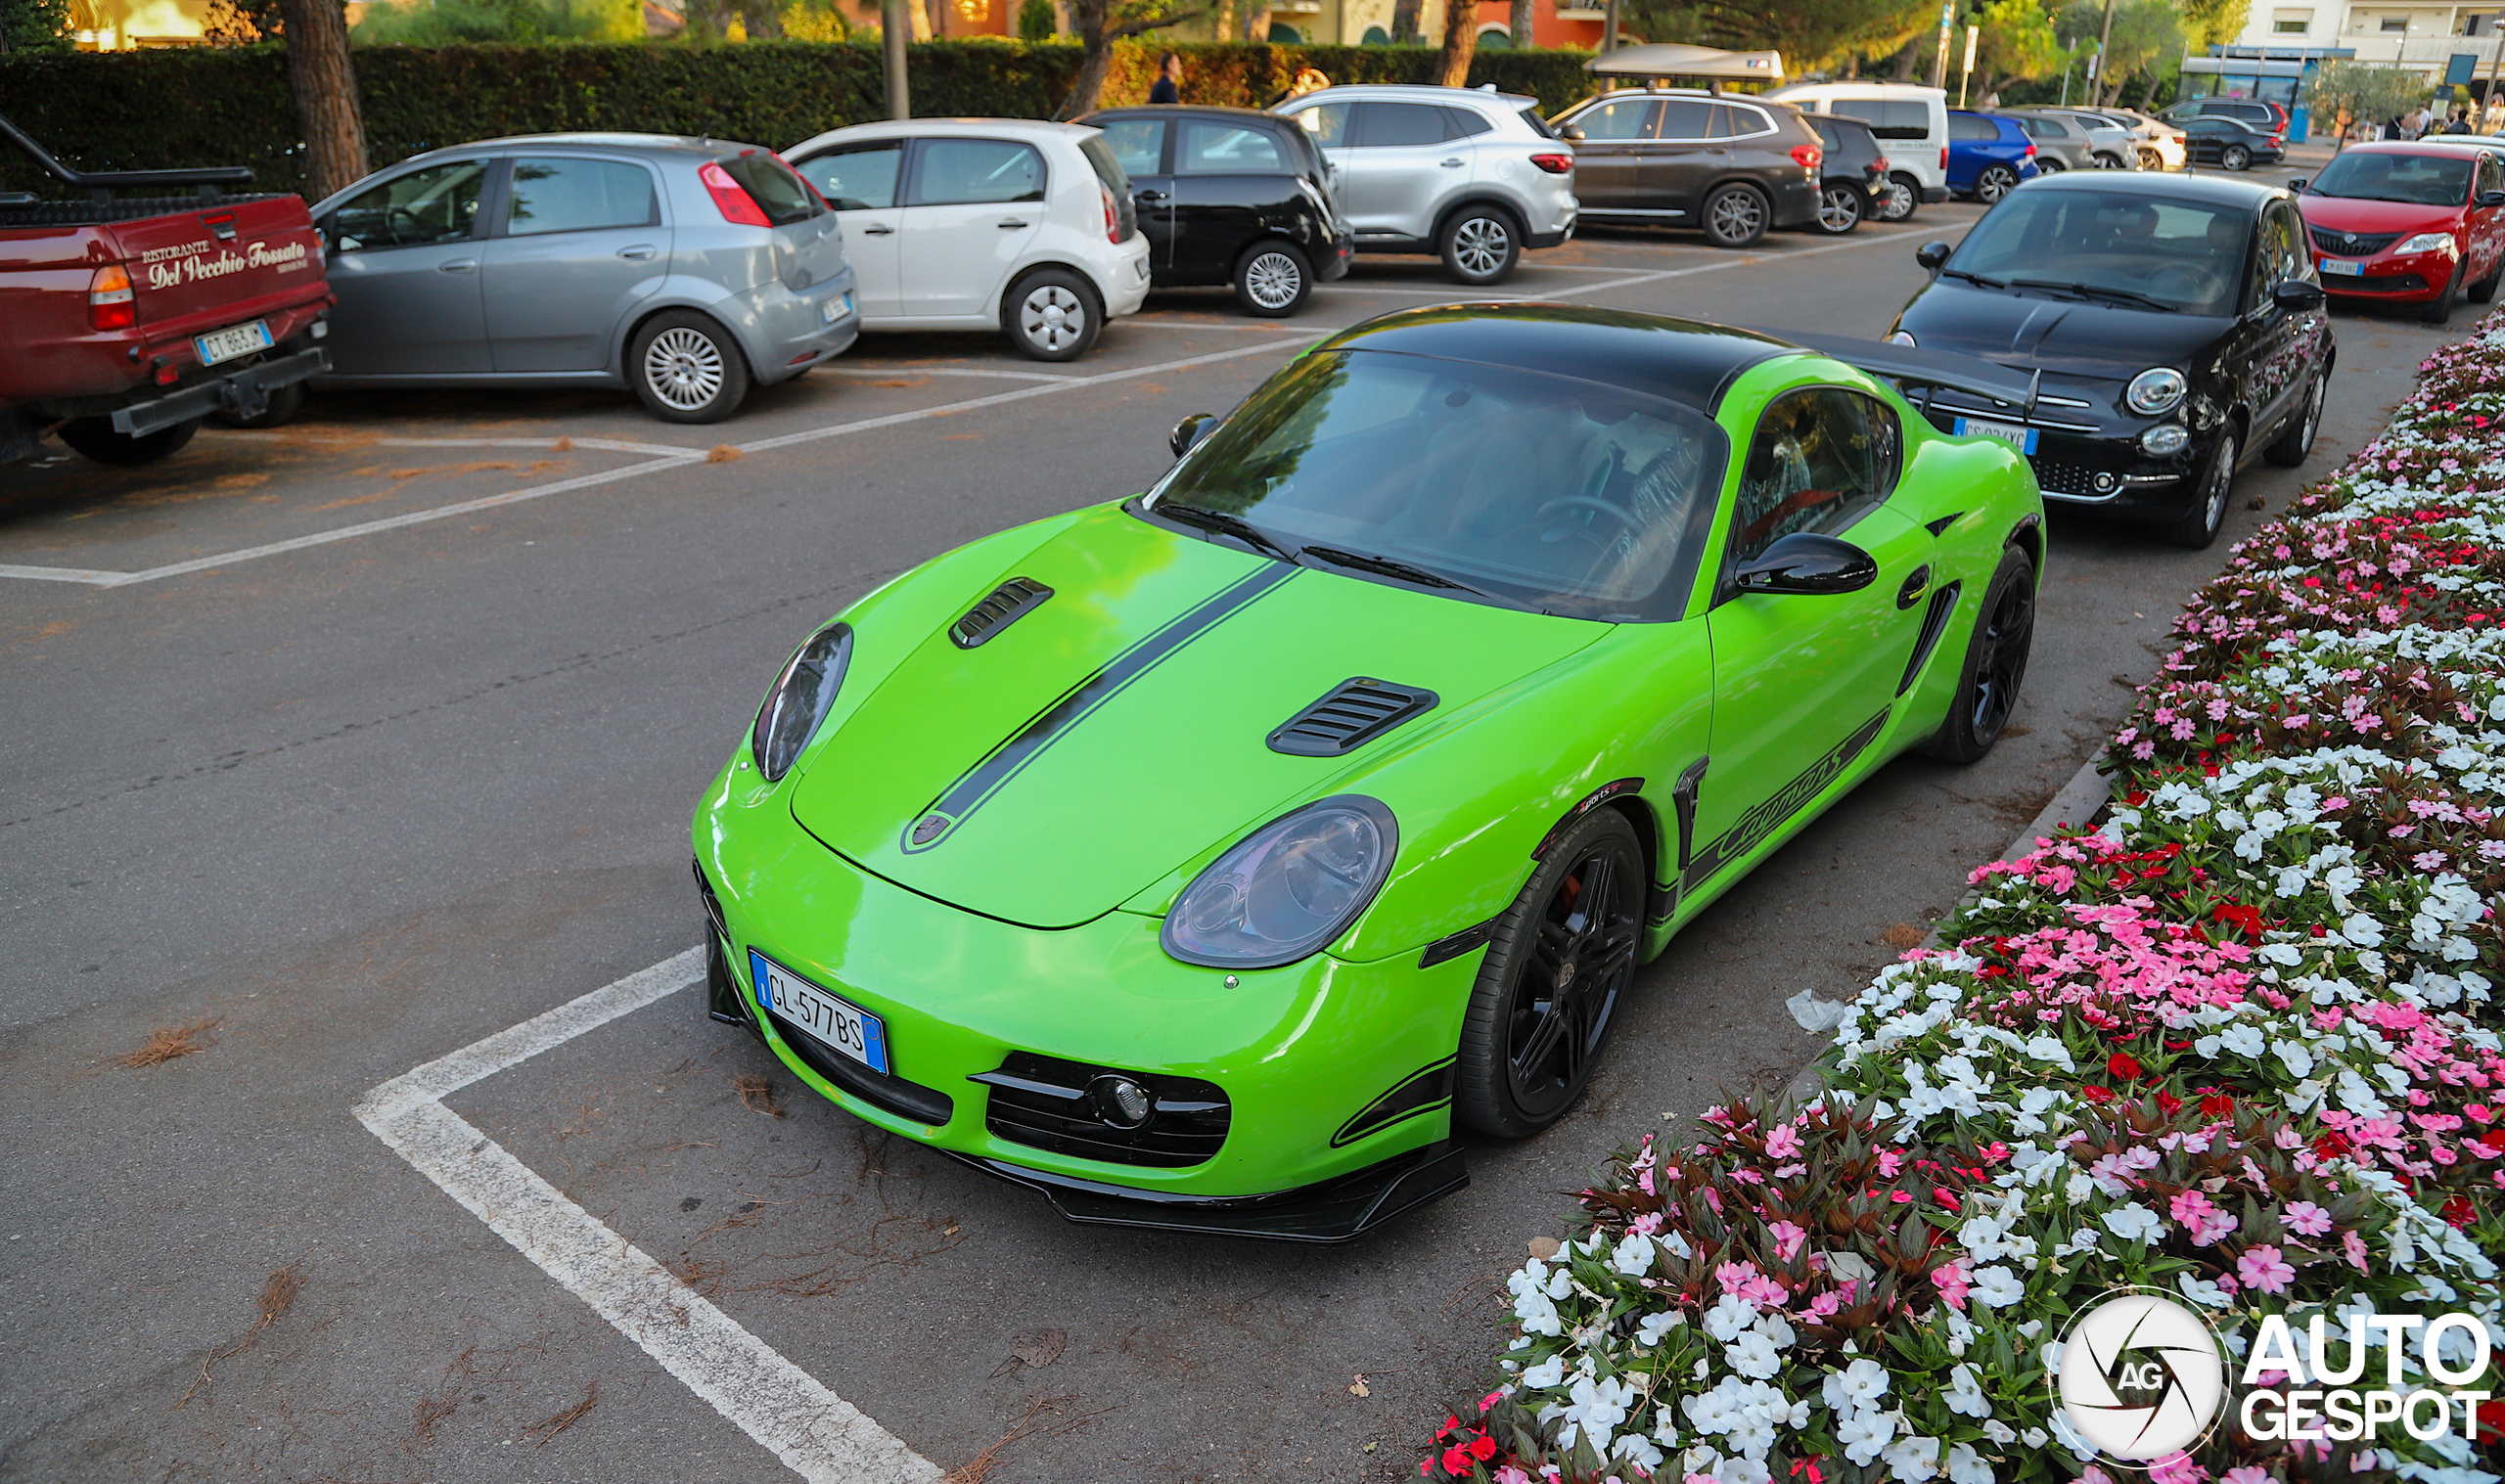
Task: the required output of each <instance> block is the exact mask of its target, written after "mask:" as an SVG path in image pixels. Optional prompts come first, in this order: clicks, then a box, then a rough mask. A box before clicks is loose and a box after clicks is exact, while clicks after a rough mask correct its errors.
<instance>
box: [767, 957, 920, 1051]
mask: <svg viewBox="0 0 2505 1484" xmlns="http://www.w3.org/2000/svg"><path fill="white" fill-rule="evenodd" d="M748 965H749V972H750V974H751V977H752V978H753V979H754V981H755V993H756V1003H757V1004H758V1005H760V1006H762V1007H764V1008H765V1009H767V1010H770V1011H772V1012H774V1013H776V1014H778V1015H781V1016H782V1017H783V1018H784V1019H786V1020H789V1021H791V1022H792V1023H793V1024H794V1025H797V1026H798V1027H799V1028H800V1029H802V1030H804V1031H807V1032H808V1033H809V1034H810V1035H812V1036H815V1037H816V1038H817V1039H819V1040H820V1041H823V1042H825V1043H826V1044H827V1045H829V1046H832V1047H834V1048H835V1049H836V1050H837V1051H839V1052H842V1053H843V1055H845V1056H847V1057H851V1058H852V1059H853V1060H855V1061H858V1062H860V1063H861V1064H862V1065H863V1066H866V1067H868V1068H870V1070H872V1071H874V1072H885V1071H887V1070H888V1027H887V1024H886V1022H884V1021H882V1020H881V1019H880V1018H879V1017H878V1016H876V1015H874V1014H872V1013H870V1012H868V1011H866V1010H863V1009H861V1008H860V1007H859V1006H857V1005H847V1004H845V1003H844V1002H843V1001H842V1000H839V999H837V998H836V997H835V996H833V995H831V994H828V993H827V992H826V991H825V990H823V989H820V988H818V987H817V986H816V985H814V984H812V983H810V982H809V981H808V980H806V979H803V978H801V977H800V976H799V975H798V974H796V973H794V972H792V970H790V969H788V968H785V967H783V966H782V965H780V964H777V963H775V962H774V961H773V960H772V959H769V958H767V957H766V956H765V955H763V954H761V953H758V952H757V951H756V950H755V949H753V948H751V949H750V950H749V953H748Z"/></svg>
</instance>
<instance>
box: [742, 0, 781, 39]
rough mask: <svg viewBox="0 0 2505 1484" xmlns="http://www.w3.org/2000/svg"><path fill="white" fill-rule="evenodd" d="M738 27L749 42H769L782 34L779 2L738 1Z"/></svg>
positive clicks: (762, 0)
mask: <svg viewBox="0 0 2505 1484" xmlns="http://www.w3.org/2000/svg"><path fill="white" fill-rule="evenodd" d="M740 26H741V28H742V29H744V30H746V31H747V32H748V39H749V40H751V41H769V40H773V39H776V38H778V37H780V36H781V35H782V34H783V7H782V5H781V3H780V0H740Z"/></svg>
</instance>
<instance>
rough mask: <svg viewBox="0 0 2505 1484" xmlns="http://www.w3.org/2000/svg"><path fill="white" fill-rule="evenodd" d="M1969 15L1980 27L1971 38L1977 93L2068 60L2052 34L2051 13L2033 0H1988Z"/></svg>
mask: <svg viewBox="0 0 2505 1484" xmlns="http://www.w3.org/2000/svg"><path fill="white" fill-rule="evenodd" d="M1971 19H1972V21H1973V22H1974V23H1975V24H1976V25H1978V26H1980V27H1981V30H1980V31H1979V32H1978V34H1977V36H1976V42H1975V93H1976V95H1977V96H1978V97H1981V96H1984V95H1988V94H1991V93H1997V92H1999V91H2000V90H2001V88H2002V86H2003V85H2005V84H2007V83H2011V82H2017V81H2021V80H2023V79H2026V78H2029V77H2044V76H2049V75H2050V74H2052V73H2054V72H2058V71H2060V70H2061V69H2062V67H2063V66H2064V65H2065V64H2067V63H2068V62H2069V61H2070V53H2069V51H2068V50H2067V49H2065V48H2064V47H2063V45H2062V43H2061V41H2060V39H2059V38H2057V37H2056V36H2055V35H2054V34H2053V17H2052V14H2051V13H2050V12H2048V11H2046V10H2045V9H2044V7H2043V6H2042V5H2040V4H2038V3H2036V0H1992V3H1991V4H1989V5H1986V6H1984V7H1983V8H1982V10H1981V13H1979V14H1977V15H1976V16H1974V17H1972V18H1971Z"/></svg>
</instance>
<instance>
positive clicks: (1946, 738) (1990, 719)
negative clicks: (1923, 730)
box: [1923, 546, 2035, 763]
mask: <svg viewBox="0 0 2505 1484" xmlns="http://www.w3.org/2000/svg"><path fill="white" fill-rule="evenodd" d="M2034 644H2035V562H2034V559H2032V558H2030V557H2028V556H2027V553H2026V551H2025V550H2024V549H2023V548H2020V547H2016V546H2012V547H2007V548H2005V549H2003V550H2002V552H2001V554H2000V565H1999V566H1998V567H1997V568H1995V569H1994V570H1993V572H1992V580H1991V585H1990V586H1988V587H1986V588H1984V589H1983V606H1982V607H1981V609H1980V610H1979V611H1978V612H1977V613H1976V615H1975V632H1974V636H1973V637H1972V638H1970V639H1968V640H1967V641H1966V660H1965V666H1964V668H1962V669H1961V670H1959V671H1958V675H1957V696H1956V698H1955V699H1954V700H1952V701H1950V702H1949V706H1948V719H1947V720H1946V721H1944V722H1942V723H1940V727H1939V731H1938V733H1937V734H1936V736H1934V737H1933V738H1932V740H1931V741H1930V742H1926V743H1924V744H1923V751H1924V752H1926V753H1928V754H1930V755H1931V756H1933V757H1936V758H1938V759H1939V760H1940V761H1942V762H1951V763H1971V762H1974V761H1976V760H1977V759H1979V758H1981V756H1982V755H1983V754H1984V753H1986V752H1989V751H1990V750H1991V749H1992V743H1994V742H1999V741H2000V739H2001V734H2002V733H2004V732H2006V731H2008V730H2009V718H2010V716H2011V714H2012V713H2014V712H2015V711H2016V710H2017V709H2018V688H2019V687H2020V686H2021V685H2022V684H2024V683H2025V682H2026V679H2027V653H2028V652H2029V651H2031V650H2032V649H2033V648H2034Z"/></svg>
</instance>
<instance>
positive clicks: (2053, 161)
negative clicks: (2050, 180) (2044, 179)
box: [2035, 155, 2070, 175]
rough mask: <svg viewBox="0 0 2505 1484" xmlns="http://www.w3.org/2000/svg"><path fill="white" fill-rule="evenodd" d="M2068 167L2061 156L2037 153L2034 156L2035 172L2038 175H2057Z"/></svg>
mask: <svg viewBox="0 0 2505 1484" xmlns="http://www.w3.org/2000/svg"><path fill="white" fill-rule="evenodd" d="M2069 168H2070V166H2069V165H2066V164H2064V163H2062V161H2061V158H2060V157H2058V156H2053V155H2038V156H2036V157H2035V173H2036V174H2038V175H2059V174H2061V173H2062V172H2063V171H2064V170H2067V169H2069Z"/></svg>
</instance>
